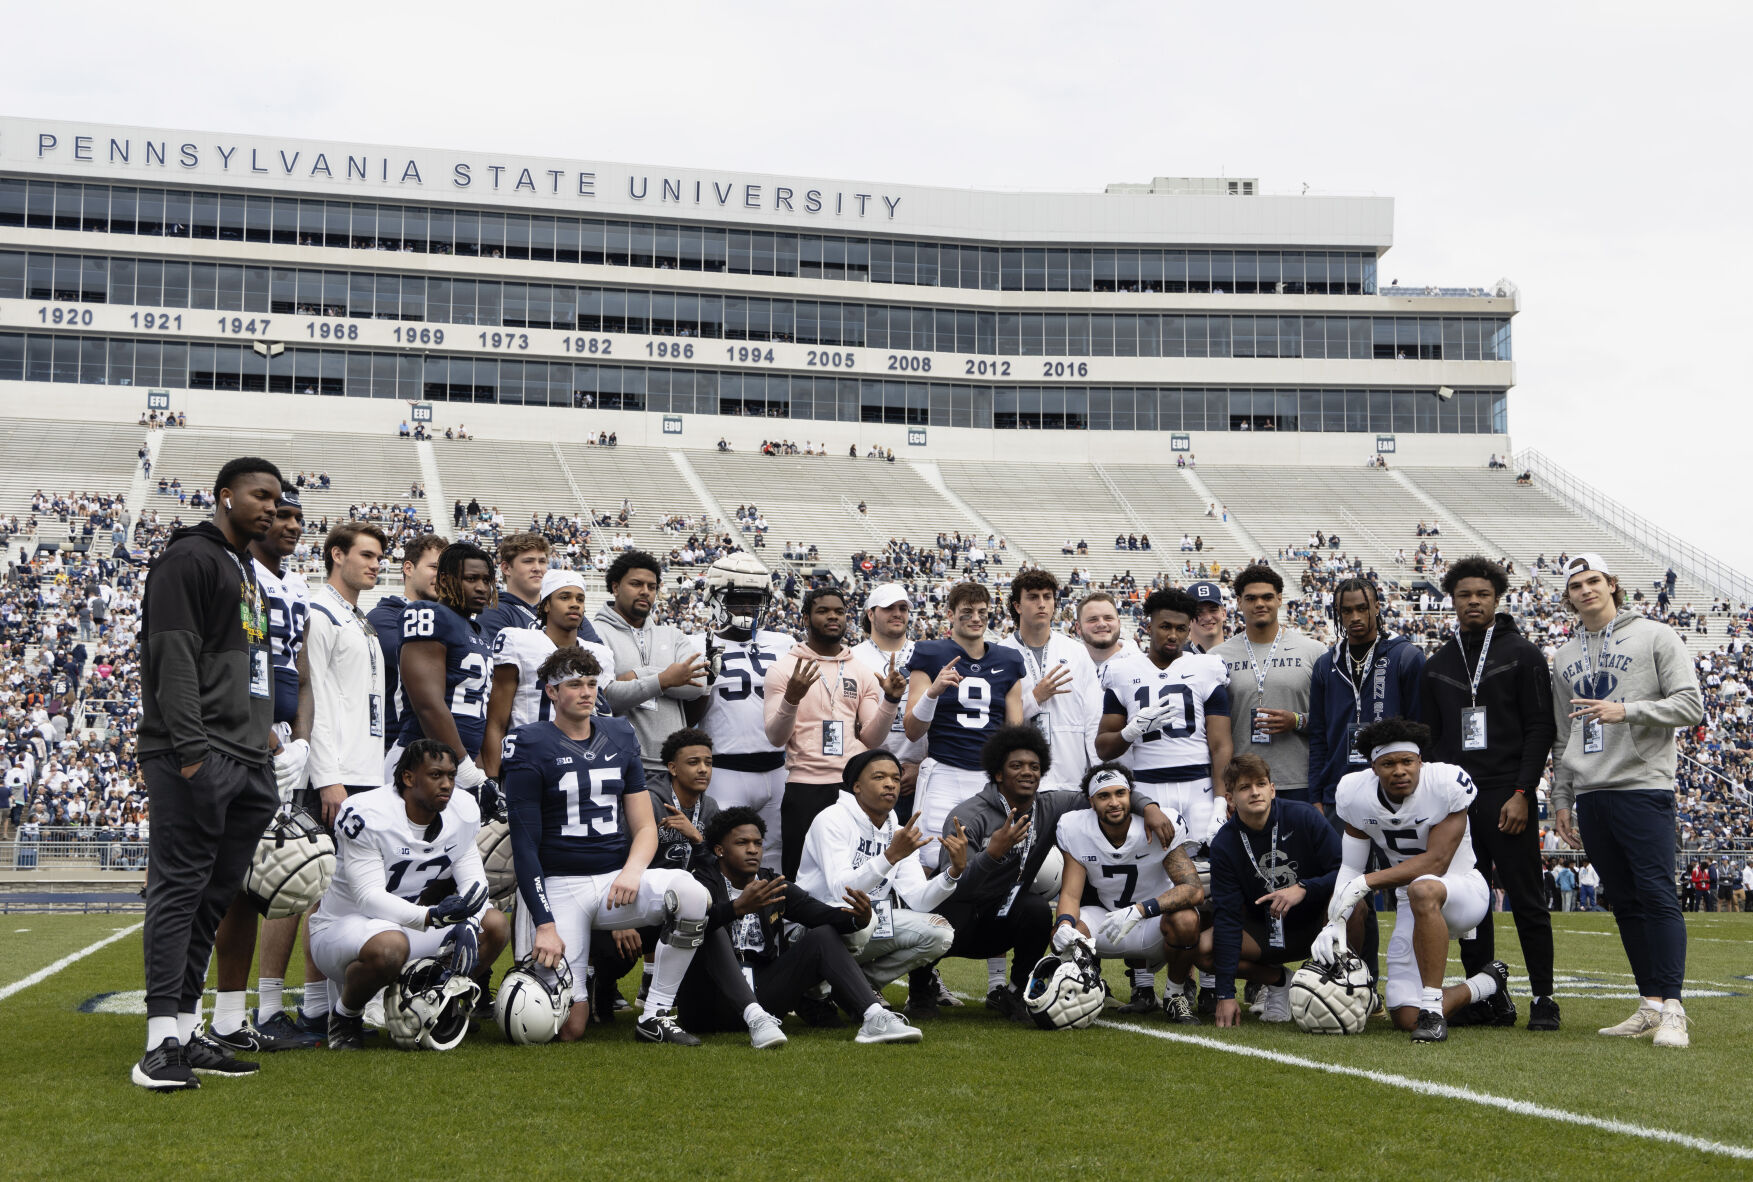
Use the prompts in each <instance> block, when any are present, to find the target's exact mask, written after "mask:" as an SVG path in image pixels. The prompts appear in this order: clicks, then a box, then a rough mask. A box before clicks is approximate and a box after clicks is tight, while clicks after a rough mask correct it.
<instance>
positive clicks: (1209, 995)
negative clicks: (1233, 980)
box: [1193, 986, 1217, 1019]
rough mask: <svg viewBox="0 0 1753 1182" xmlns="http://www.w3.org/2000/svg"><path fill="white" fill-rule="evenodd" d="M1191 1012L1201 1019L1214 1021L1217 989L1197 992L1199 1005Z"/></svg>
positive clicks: (1203, 989)
mask: <svg viewBox="0 0 1753 1182" xmlns="http://www.w3.org/2000/svg"><path fill="white" fill-rule="evenodd" d="M1193 1012H1194V1013H1196V1014H1198V1015H1199V1016H1200V1017H1201V1018H1213V1019H1215V1018H1216V1017H1217V989H1216V987H1215V986H1214V987H1212V988H1210V989H1205V988H1201V989H1200V990H1199V1004H1198V1005H1197V1006H1195V1007H1194V1010H1193Z"/></svg>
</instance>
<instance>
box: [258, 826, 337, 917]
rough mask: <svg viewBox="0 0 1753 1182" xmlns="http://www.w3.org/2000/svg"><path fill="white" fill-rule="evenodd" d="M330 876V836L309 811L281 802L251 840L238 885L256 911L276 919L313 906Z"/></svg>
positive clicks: (332, 847)
mask: <svg viewBox="0 0 1753 1182" xmlns="http://www.w3.org/2000/svg"><path fill="white" fill-rule="evenodd" d="M334 877H335V841H334V839H333V838H332V837H330V836H329V835H328V834H327V833H324V832H323V827H322V826H321V825H319V824H317V822H316V819H315V818H314V817H312V816H311V815H310V814H309V813H307V812H304V811H303V810H300V809H292V808H288V807H285V806H282V807H281V808H280V810H279V811H278V812H276V813H275V814H274V819H273V820H272V821H270V822H269V823H268V831H267V832H266V833H264V834H263V835H262V840H261V841H259V842H257V843H256V852H255V854H254V855H253V856H252V857H251V858H250V868H249V871H248V873H246V874H245V875H244V882H243V889H244V893H245V894H246V895H248V896H249V900H250V902H251V903H253V904H255V908H256V910H257V911H260V912H261V913H262V914H263V915H264V916H265V917H267V918H268V919H282V918H284V917H286V916H288V915H299V914H302V913H303V912H306V911H309V910H310V909H311V908H312V907H315V906H316V905H317V902H318V900H320V899H321V898H322V897H323V892H324V891H326V890H328V889H329V882H330V880H331V879H333V878H334Z"/></svg>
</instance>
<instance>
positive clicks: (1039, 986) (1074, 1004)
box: [1023, 940, 1106, 1030]
mask: <svg viewBox="0 0 1753 1182" xmlns="http://www.w3.org/2000/svg"><path fill="white" fill-rule="evenodd" d="M1105 1001H1106V994H1105V993H1104V992H1103V989H1102V975H1101V973H1100V972H1098V971H1097V969H1096V959H1095V954H1094V953H1093V952H1091V950H1090V946H1089V944H1088V943H1087V942H1085V941H1082V940H1079V941H1076V942H1075V943H1073V944H1072V945H1071V946H1070V947H1069V948H1067V949H1066V950H1065V951H1064V952H1063V953H1061V954H1060V955H1057V956H1043V957H1042V958H1041V959H1040V960H1038V961H1036V962H1035V968H1034V971H1033V972H1031V973H1030V974H1029V983H1028V984H1027V985H1025V986H1024V987H1023V1005H1024V1006H1025V1007H1026V1008H1027V1009H1028V1011H1029V1013H1030V1015H1031V1016H1033V1018H1034V1019H1035V1025H1037V1026H1039V1027H1040V1028H1041V1029H1043V1030H1066V1029H1078V1030H1081V1029H1082V1028H1083V1027H1085V1026H1088V1025H1089V1024H1090V1023H1091V1022H1094V1021H1095V1020H1096V1015H1097V1014H1099V1013H1101V1012H1102V1006H1103V1004H1104V1003H1105Z"/></svg>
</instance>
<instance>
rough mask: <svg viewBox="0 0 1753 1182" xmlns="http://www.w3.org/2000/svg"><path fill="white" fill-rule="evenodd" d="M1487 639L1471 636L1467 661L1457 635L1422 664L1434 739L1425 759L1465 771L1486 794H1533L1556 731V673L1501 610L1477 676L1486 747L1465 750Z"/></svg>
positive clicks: (1424, 703) (1422, 699)
mask: <svg viewBox="0 0 1753 1182" xmlns="http://www.w3.org/2000/svg"><path fill="white" fill-rule="evenodd" d="M1481 636H1483V633H1481V634H1480V635H1479V636H1469V637H1467V638H1466V654H1465V657H1464V658H1463V655H1462V651H1461V640H1462V638H1461V637H1460V636H1459V635H1457V636H1454V637H1451V638H1450V639H1449V640H1447V641H1445V642H1444V643H1443V646H1442V647H1441V648H1439V649H1437V651H1436V652H1435V653H1434V654H1433V655H1432V656H1431V658H1430V659H1429V660H1427V661H1426V662H1425V663H1424V677H1423V688H1422V692H1421V693H1420V694H1419V720H1420V721H1421V722H1423V723H1425V725H1427V726H1429V727H1430V729H1431V735H1432V739H1431V749H1430V751H1429V752H1427V753H1426V754H1427V755H1428V756H1429V757H1430V758H1431V759H1435V760H1440V761H1442V762H1444V763H1454V764H1459V765H1460V766H1461V767H1463V768H1465V769H1466V770H1467V774H1468V775H1470V776H1472V777H1473V782H1474V783H1475V784H1477V785H1478V786H1479V788H1480V790H1481V791H1487V790H1490V789H1505V788H1525V789H1527V790H1528V792H1529V793H1532V792H1533V791H1534V788H1535V786H1536V785H1538V784H1539V783H1540V776H1541V774H1542V773H1543V772H1544V771H1545V770H1546V756H1547V754H1548V753H1549V752H1550V751H1551V750H1552V741H1553V739H1554V738H1555V737H1556V735H1557V730H1558V728H1557V725H1556V724H1555V723H1554V722H1553V719H1552V671H1551V670H1550V669H1548V668H1547V666H1546V658H1545V656H1544V655H1542V654H1541V652H1540V650H1539V649H1538V648H1536V647H1535V646H1534V644H1533V643H1532V642H1531V641H1529V640H1528V639H1527V638H1526V637H1525V636H1523V635H1522V634H1521V633H1520V632H1518V631H1517V630H1516V622H1515V621H1514V620H1513V619H1511V618H1510V617H1509V616H1508V615H1507V614H1505V613H1503V612H1499V613H1498V614H1497V624H1496V627H1495V629H1494V630H1493V632H1492V635H1491V651H1490V652H1489V653H1487V654H1486V657H1485V672H1484V673H1482V674H1480V677H1479V705H1481V706H1483V707H1485V737H1486V748H1485V750H1484V751H1463V750H1461V711H1462V710H1463V709H1464V708H1466V707H1467V706H1470V705H1472V697H1471V695H1470V694H1469V692H1468V686H1469V683H1470V681H1471V673H1472V670H1473V669H1474V667H1475V666H1476V665H1477V664H1478V661H1479V644H1480V637H1481Z"/></svg>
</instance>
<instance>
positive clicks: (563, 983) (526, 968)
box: [493, 955, 573, 1046]
mask: <svg viewBox="0 0 1753 1182" xmlns="http://www.w3.org/2000/svg"><path fill="white" fill-rule="evenodd" d="M572 1000H573V994H572V970H571V969H569V968H567V967H566V961H565V960H561V962H560V966H559V967H558V968H556V969H545V968H543V967H542V966H541V965H539V964H537V963H536V958H535V957H534V956H533V955H532V956H526V957H524V958H523V959H522V960H520V961H518V962H517V964H516V965H514V966H513V967H512V969H511V970H510V971H509V972H507V973H506V974H505V976H504V978H502V979H501V980H500V982H499V992H498V993H496V994H494V996H493V1017H494V1019H495V1020H497V1021H498V1023H499V1028H500V1029H501V1030H503V1031H505V1037H506V1040H507V1041H509V1042H514V1043H516V1044H517V1045H518V1046H530V1045H532V1044H539V1043H545V1042H553V1041H554V1039H556V1038H557V1037H559V1035H560V1024H561V1023H562V1022H564V1021H566V1014H567V1011H569V1010H570V1009H571V1008H572Z"/></svg>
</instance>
